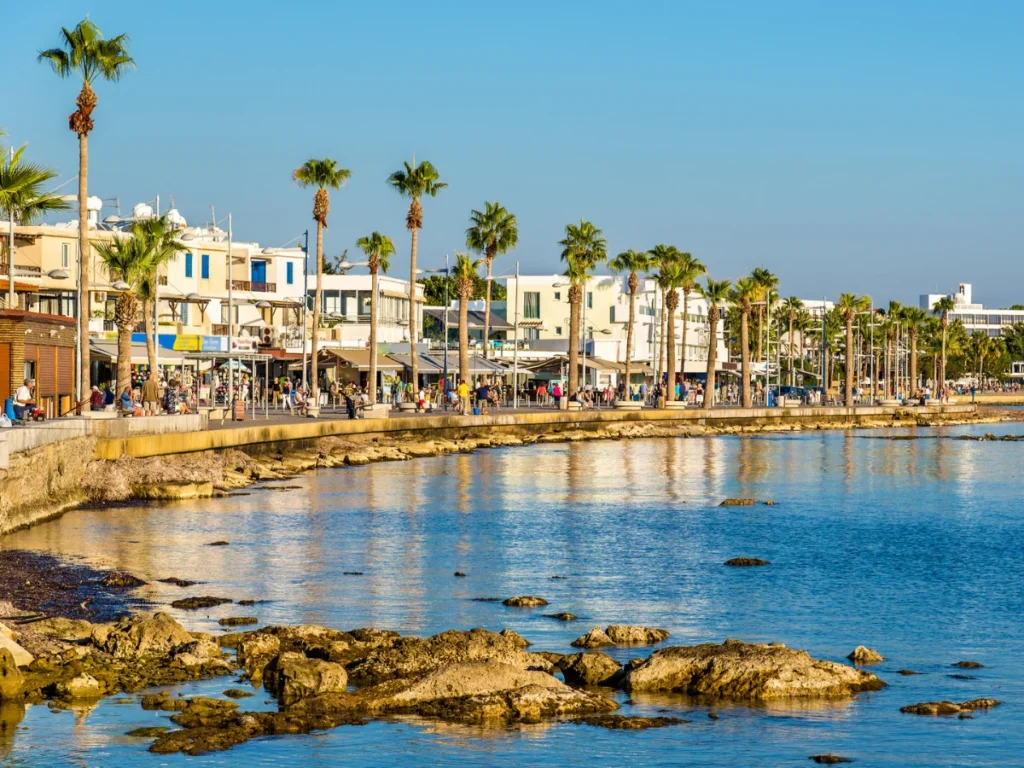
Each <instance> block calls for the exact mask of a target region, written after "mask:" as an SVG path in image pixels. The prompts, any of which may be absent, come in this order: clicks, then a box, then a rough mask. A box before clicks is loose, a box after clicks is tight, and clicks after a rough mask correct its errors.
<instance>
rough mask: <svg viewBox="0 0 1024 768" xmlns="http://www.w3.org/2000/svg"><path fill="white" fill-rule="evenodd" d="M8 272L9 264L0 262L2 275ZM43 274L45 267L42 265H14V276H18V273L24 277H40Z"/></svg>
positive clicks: (0, 273)
mask: <svg viewBox="0 0 1024 768" xmlns="http://www.w3.org/2000/svg"><path fill="white" fill-rule="evenodd" d="M6 274H7V265H6V264H0V275H6ZM42 274H43V268H42V267H35V266H31V265H29V266H26V265H24V264H15V265H14V276H15V277H18V275H21V276H22V277H39V276H41V275H42Z"/></svg>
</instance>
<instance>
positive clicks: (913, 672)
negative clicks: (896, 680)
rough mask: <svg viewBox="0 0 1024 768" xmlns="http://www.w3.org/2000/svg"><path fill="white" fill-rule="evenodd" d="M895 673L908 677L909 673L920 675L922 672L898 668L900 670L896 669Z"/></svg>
mask: <svg viewBox="0 0 1024 768" xmlns="http://www.w3.org/2000/svg"><path fill="white" fill-rule="evenodd" d="M896 674H898V675H903V676H904V677H909V676H910V675H920V674H922V673H921V672H915V671H914V670H912V669H900V670H897V672H896Z"/></svg>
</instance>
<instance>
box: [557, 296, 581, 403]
mask: <svg viewBox="0 0 1024 768" xmlns="http://www.w3.org/2000/svg"><path fill="white" fill-rule="evenodd" d="M582 291H583V289H582V288H581V287H580V286H579V284H577V283H573V284H572V285H571V286H569V391H568V392H563V393H562V394H563V396H564V397H566V398H568V397H571V396H572V395H574V394H576V389H577V388H578V386H579V382H580V372H579V364H580V303H581V298H582Z"/></svg>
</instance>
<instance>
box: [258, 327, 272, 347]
mask: <svg viewBox="0 0 1024 768" xmlns="http://www.w3.org/2000/svg"><path fill="white" fill-rule="evenodd" d="M273 343H274V329H273V328H264V329H263V331H262V333H261V335H260V344H262V345H263V346H264V347H269V346H272V345H273Z"/></svg>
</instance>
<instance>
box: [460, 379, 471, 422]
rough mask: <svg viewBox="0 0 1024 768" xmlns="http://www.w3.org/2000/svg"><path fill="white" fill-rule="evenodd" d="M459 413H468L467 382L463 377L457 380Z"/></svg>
mask: <svg viewBox="0 0 1024 768" xmlns="http://www.w3.org/2000/svg"><path fill="white" fill-rule="evenodd" d="M459 413H461V414H462V415H463V416H465V415H466V414H467V413H469V384H467V383H466V380H465V379H462V380H461V381H459Z"/></svg>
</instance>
